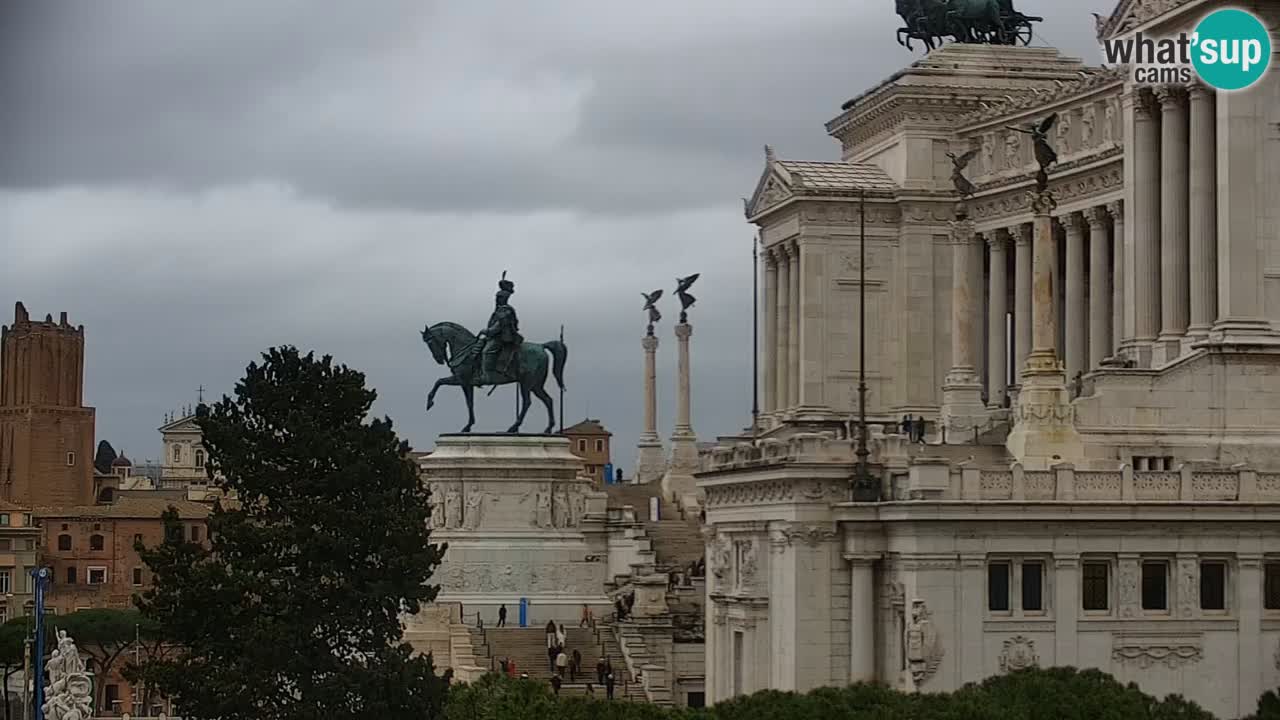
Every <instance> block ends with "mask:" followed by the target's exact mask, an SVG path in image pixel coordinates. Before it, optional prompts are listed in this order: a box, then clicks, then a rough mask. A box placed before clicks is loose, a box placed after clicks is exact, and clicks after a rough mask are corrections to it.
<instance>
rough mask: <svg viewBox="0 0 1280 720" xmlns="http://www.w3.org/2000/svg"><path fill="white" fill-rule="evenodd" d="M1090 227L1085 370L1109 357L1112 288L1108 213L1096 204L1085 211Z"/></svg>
mask: <svg viewBox="0 0 1280 720" xmlns="http://www.w3.org/2000/svg"><path fill="white" fill-rule="evenodd" d="M1084 219H1085V222H1087V223H1088V224H1089V362H1088V365H1087V366H1086V367H1087V368H1088V370H1093V369H1094V368H1097V367H1099V366H1100V365H1102V361H1103V359H1104V358H1106V357H1107V356H1109V355H1110V354H1111V351H1112V350H1113V349H1114V346H1113V345H1112V344H1111V327H1110V325H1111V295H1112V290H1111V286H1110V284H1109V283H1108V278H1109V277H1110V272H1108V265H1109V264H1110V262H1109V261H1110V260H1111V238H1110V237H1108V233H1109V231H1110V228H1109V227H1108V226H1107V210H1106V208H1104V207H1102V206H1100V205H1098V206H1094V207H1091V208H1089V209H1088V210H1085V211H1084Z"/></svg>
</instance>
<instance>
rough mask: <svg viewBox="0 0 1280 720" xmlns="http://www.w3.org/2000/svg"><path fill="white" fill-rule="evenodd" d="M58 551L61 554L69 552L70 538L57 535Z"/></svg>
mask: <svg viewBox="0 0 1280 720" xmlns="http://www.w3.org/2000/svg"><path fill="white" fill-rule="evenodd" d="M58 549H59V550H61V551H62V552H69V551H70V550H71V536H70V535H59V536H58Z"/></svg>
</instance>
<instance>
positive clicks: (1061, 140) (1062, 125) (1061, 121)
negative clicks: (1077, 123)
mask: <svg viewBox="0 0 1280 720" xmlns="http://www.w3.org/2000/svg"><path fill="white" fill-rule="evenodd" d="M1054 149H1055V150H1057V151H1058V154H1059V155H1066V154H1067V153H1070V152H1071V113H1069V112H1064V113H1061V114H1059V115H1058V147H1056V148H1054Z"/></svg>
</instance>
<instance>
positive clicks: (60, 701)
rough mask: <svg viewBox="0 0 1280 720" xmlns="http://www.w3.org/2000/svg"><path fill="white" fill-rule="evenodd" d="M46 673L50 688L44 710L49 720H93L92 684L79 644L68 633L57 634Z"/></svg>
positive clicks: (46, 666)
mask: <svg viewBox="0 0 1280 720" xmlns="http://www.w3.org/2000/svg"><path fill="white" fill-rule="evenodd" d="M45 669H46V670H47V671H48V673H49V684H48V685H46V686H45V687H44V692H45V698H46V699H45V702H44V704H43V705H42V706H41V709H43V711H44V716H45V717H46V718H48V719H49V720H89V718H91V717H92V716H93V682H92V680H90V677H89V673H88V672H86V670H85V663H84V660H83V659H81V657H80V652H79V650H77V649H76V643H75V641H74V640H72V639H71V638H70V637H69V636H68V635H67V631H66V630H59V631H58V647H57V649H56V650H54V651H53V653H52V654H51V656H50V658H49V660H48V662H47V663H45Z"/></svg>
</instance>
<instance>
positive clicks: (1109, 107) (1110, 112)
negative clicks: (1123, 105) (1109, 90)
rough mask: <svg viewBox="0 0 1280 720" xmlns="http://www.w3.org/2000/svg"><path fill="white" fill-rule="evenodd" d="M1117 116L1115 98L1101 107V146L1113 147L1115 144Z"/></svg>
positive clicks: (1117, 110)
mask: <svg viewBox="0 0 1280 720" xmlns="http://www.w3.org/2000/svg"><path fill="white" fill-rule="evenodd" d="M1117 115H1119V109H1118V107H1117V100H1116V98H1112V99H1110V100H1108V101H1107V103H1106V104H1105V105H1103V106H1102V144H1103V145H1114V144H1115V142H1116V117H1117Z"/></svg>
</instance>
